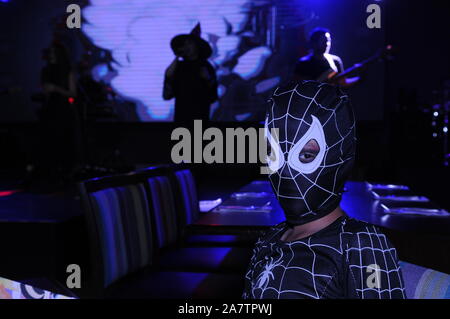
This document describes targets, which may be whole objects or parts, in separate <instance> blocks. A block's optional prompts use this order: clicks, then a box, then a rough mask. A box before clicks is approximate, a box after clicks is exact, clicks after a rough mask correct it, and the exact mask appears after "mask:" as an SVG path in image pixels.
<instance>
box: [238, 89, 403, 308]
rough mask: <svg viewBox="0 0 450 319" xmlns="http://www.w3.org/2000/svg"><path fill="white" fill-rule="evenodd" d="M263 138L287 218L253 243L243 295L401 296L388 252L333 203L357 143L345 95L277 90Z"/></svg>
mask: <svg viewBox="0 0 450 319" xmlns="http://www.w3.org/2000/svg"><path fill="white" fill-rule="evenodd" d="M273 129H277V130H273ZM271 132H278V133H277V134H278V135H276V136H272V135H271ZM266 136H267V140H268V142H269V143H270V145H271V156H270V157H269V158H268V161H267V162H268V166H269V172H270V174H269V179H270V181H271V184H272V188H273V190H274V192H275V194H276V196H277V199H278V201H279V202H280V205H281V207H282V208H283V211H284V214H285V216H286V221H285V222H283V223H281V224H279V225H277V226H275V227H273V228H272V229H270V230H269V231H268V232H267V233H266V234H265V235H264V236H262V237H261V238H260V239H259V240H258V242H257V243H256V246H255V248H254V253H253V257H252V259H251V262H250V266H249V269H248V271H247V274H246V276H245V291H244V294H243V297H244V298H317V299H318V298H364V299H365V298H405V289H404V287H403V279H402V274H401V270H400V268H399V263H398V259H397V253H396V250H395V248H393V246H392V245H391V244H390V242H389V241H388V240H387V238H386V236H385V235H384V234H382V233H381V232H380V230H379V229H377V228H376V227H375V226H373V225H370V224H367V223H364V222H361V221H357V220H355V219H352V218H349V217H348V216H347V215H346V214H345V212H344V211H343V210H342V209H341V208H340V206H339V203H340V200H341V196H342V192H343V188H344V183H345V180H346V179H347V177H348V176H349V174H350V171H351V168H352V166H353V162H354V155H355V143H356V139H355V121H354V116H353V111H352V108H351V106H350V102H349V100H348V97H347V96H346V95H345V94H344V93H342V91H341V90H340V89H339V88H337V87H334V86H331V85H328V84H323V83H322V84H321V83H318V82H314V81H303V82H301V83H299V84H290V85H287V86H286V87H280V88H278V89H277V90H276V91H275V93H274V94H273V97H272V105H271V106H270V107H269V110H268V112H267V117H266Z"/></svg>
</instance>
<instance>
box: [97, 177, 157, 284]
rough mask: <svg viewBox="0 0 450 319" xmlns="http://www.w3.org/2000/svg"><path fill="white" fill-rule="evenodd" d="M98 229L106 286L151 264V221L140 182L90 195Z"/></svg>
mask: <svg viewBox="0 0 450 319" xmlns="http://www.w3.org/2000/svg"><path fill="white" fill-rule="evenodd" d="M90 200H91V204H92V207H93V210H94V213H95V216H96V222H97V227H98V229H99V232H100V234H99V235H100V238H101V248H102V255H103V256H102V257H103V262H104V263H103V264H104V268H105V269H104V274H105V278H104V283H105V287H106V286H108V285H110V284H111V283H113V282H114V281H115V280H117V279H119V278H121V277H123V276H125V275H127V274H129V273H131V272H133V271H135V270H137V269H139V268H142V267H144V266H148V265H151V261H152V254H153V247H152V240H151V221H150V215H149V209H148V203H147V197H146V193H145V188H144V185H143V184H137V185H128V186H124V187H116V188H109V189H105V190H101V191H97V192H93V193H91V194H90Z"/></svg>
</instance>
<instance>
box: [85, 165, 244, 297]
mask: <svg viewBox="0 0 450 319" xmlns="http://www.w3.org/2000/svg"><path fill="white" fill-rule="evenodd" d="M170 174H172V169H171V168H169V167H158V168H153V169H147V170H145V171H141V172H135V173H130V174H125V175H119V176H110V177H103V178H96V179H92V180H88V181H85V182H83V183H80V193H81V197H82V202H83V207H84V211H85V214H86V220H87V225H88V229H89V234H90V250H91V251H90V253H91V260H92V269H91V276H90V279H91V280H90V281H89V285H90V287H91V289H90V295H91V296H95V297H113V298H114V297H120V298H123V297H124V298H126V297H143V298H149V297H150V298H217V297H239V296H240V295H241V292H242V289H243V286H242V285H243V273H244V271H245V268H246V267H247V264H248V261H249V259H250V254H251V250H249V249H243V248H239V247H234V248H232V247H182V246H181V245H180V241H181V237H180V234H182V230H181V229H180V225H181V224H182V222H181V221H180V219H179V216H180V212H179V211H177V209H178V203H179V199H178V200H177V199H176V198H175V196H174V193H175V194H176V192H177V191H176V190H174V189H173V187H172V184H171V177H170Z"/></svg>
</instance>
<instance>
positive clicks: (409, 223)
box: [195, 181, 450, 235]
mask: <svg viewBox="0 0 450 319" xmlns="http://www.w3.org/2000/svg"><path fill="white" fill-rule="evenodd" d="M238 192H255V193H257V192H266V193H268V194H269V197H270V198H271V200H270V201H271V206H272V210H271V211H270V212H253V211H247V212H243V211H230V212H215V211H211V212H207V213H201V217H200V218H199V220H198V221H197V222H196V223H195V224H196V225H201V226H222V227H236V226H244V227H245V226H246V227H270V226H273V225H276V224H278V223H280V222H282V221H284V220H285V218H284V214H283V210H282V208H281V207H280V205H279V203H278V201H277V200H276V198H275V195H274V193H273V191H272V188H271V186H270V182H269V181H253V182H251V183H250V184H247V185H245V186H244V187H242V188H241V189H239V191H238ZM417 195H420V194H417ZM227 201H229V200H225V201H224V202H223V203H222V204H221V205H227ZM381 202H383V201H380V200H376V199H374V198H373V196H371V192H370V190H369V189H368V187H367V183H365V182H353V181H348V182H347V183H346V184H345V192H344V194H343V196H342V201H341V207H342V209H343V210H344V211H345V212H346V213H347V215H349V216H350V217H353V218H355V219H358V220H362V221H365V222H368V223H371V224H374V225H377V226H381V227H386V228H390V229H394V230H400V231H417V232H421V233H432V234H444V235H450V217H449V216H444V217H442V216H418V215H402V216H400V215H391V214H385V213H383V210H382V208H381V207H380V204H381ZM408 207H414V203H412V204H410V205H408ZM436 208H438V207H437V206H436Z"/></svg>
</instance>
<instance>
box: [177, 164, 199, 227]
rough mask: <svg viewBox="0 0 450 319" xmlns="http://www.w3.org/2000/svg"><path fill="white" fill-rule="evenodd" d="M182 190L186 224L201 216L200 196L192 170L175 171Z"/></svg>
mask: <svg viewBox="0 0 450 319" xmlns="http://www.w3.org/2000/svg"><path fill="white" fill-rule="evenodd" d="M175 176H176V178H177V180H178V183H179V185H180V190H181V196H182V201H183V207H184V212H183V213H184V215H185V216H184V217H185V223H186V225H190V224H192V223H194V222H195V221H196V220H197V219H198V218H199V207H198V198H197V191H196V185H195V180H194V176H192V173H191V171H190V170H187V169H186V170H181V171H177V172H175Z"/></svg>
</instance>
